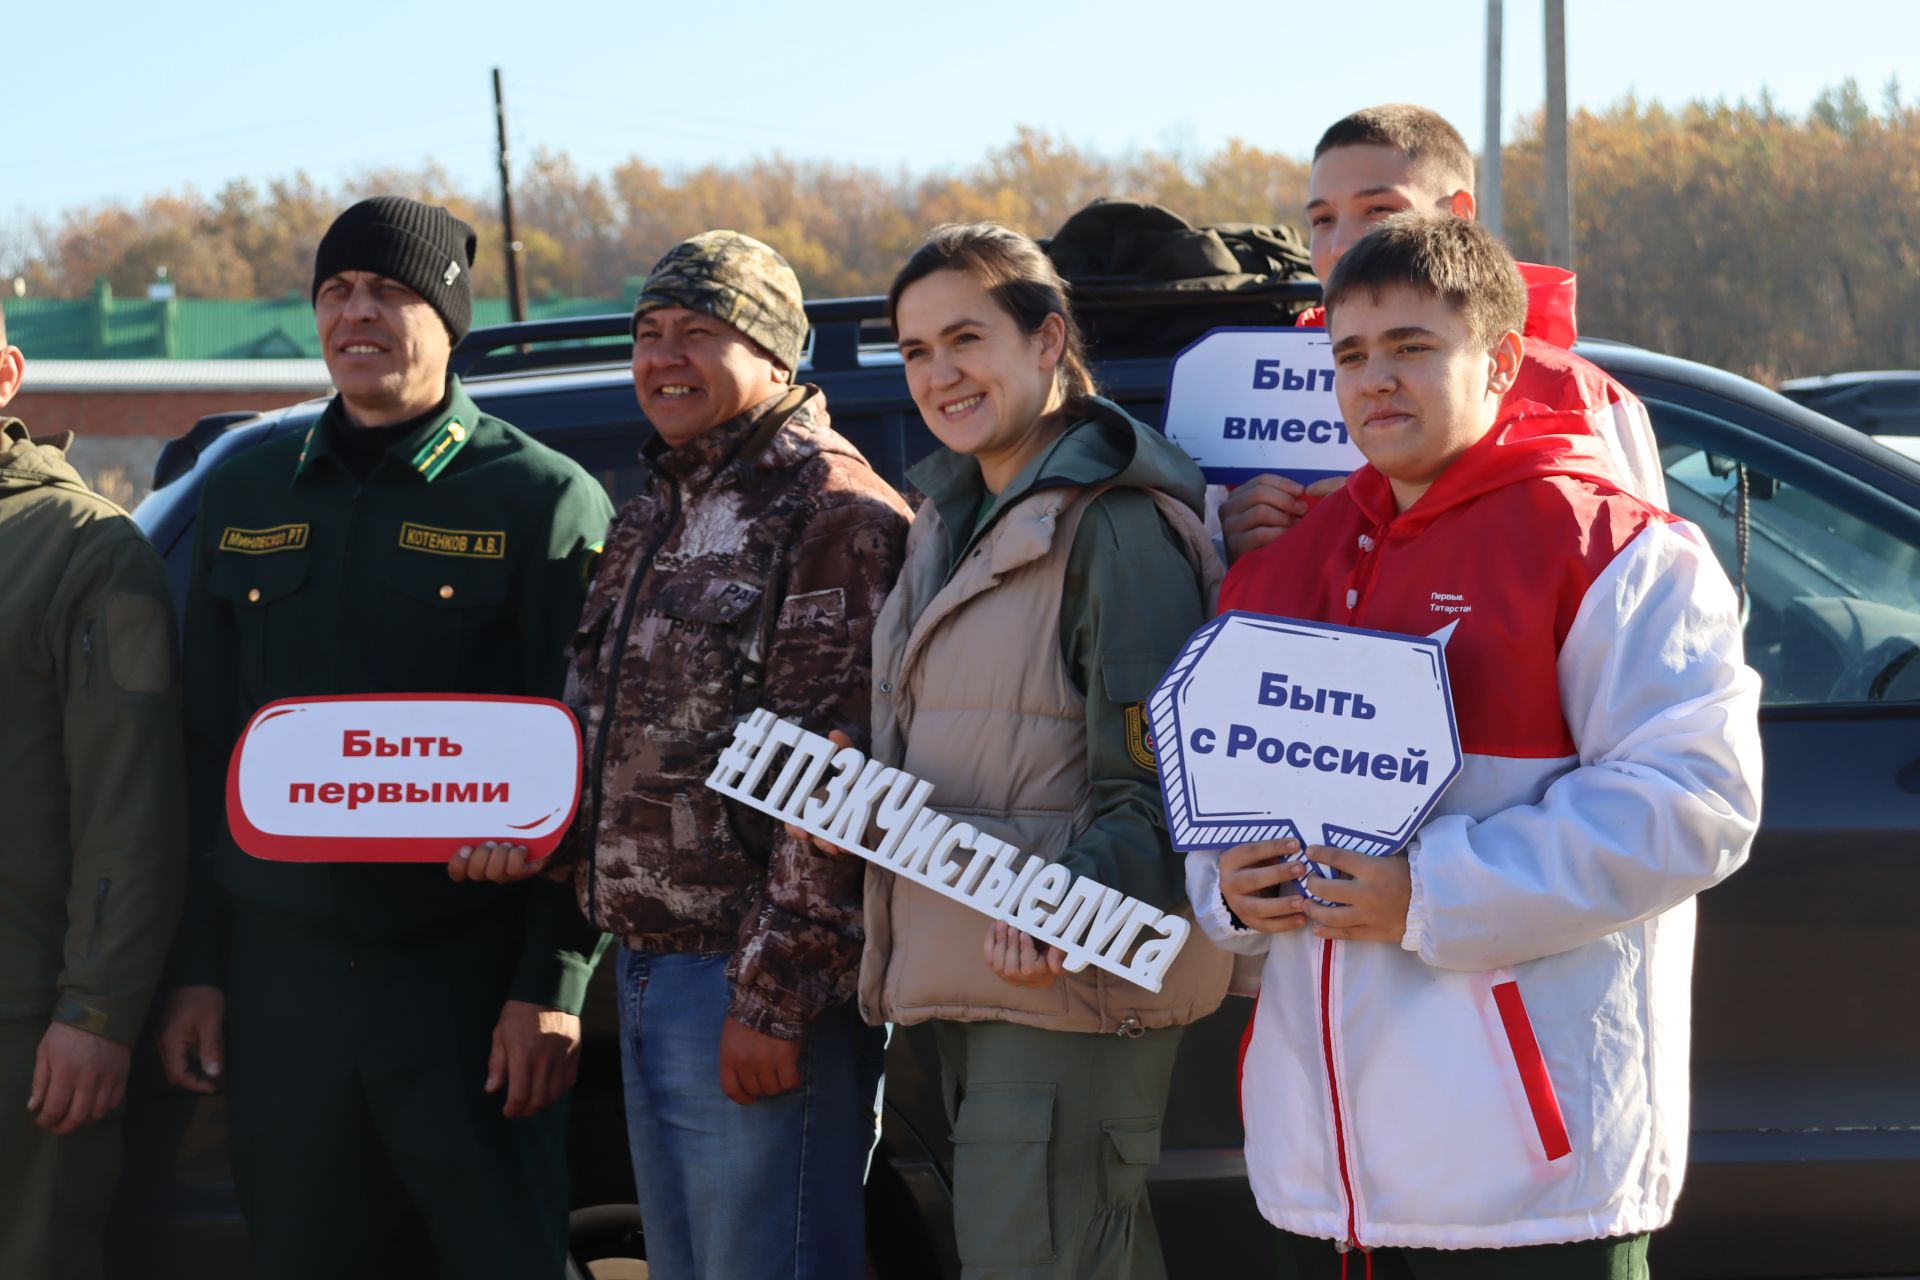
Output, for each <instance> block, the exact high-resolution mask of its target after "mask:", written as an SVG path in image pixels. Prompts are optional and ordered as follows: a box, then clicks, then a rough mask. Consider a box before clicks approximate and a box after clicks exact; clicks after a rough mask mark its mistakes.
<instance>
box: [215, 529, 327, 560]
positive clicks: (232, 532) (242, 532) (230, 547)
mask: <svg viewBox="0 0 1920 1280" xmlns="http://www.w3.org/2000/svg"><path fill="white" fill-rule="evenodd" d="M312 531H313V526H312V525H306V524H278V525H275V526H274V527H273V528H271V529H236V528H233V527H232V526H231V525H229V526H228V527H227V528H225V529H222V530H221V531H220V549H221V550H222V551H237V552H239V553H240V554H241V555H243V556H264V555H271V554H272V553H273V552H275V551H305V550H306V549H307V535H308V534H310V533H311V532H312Z"/></svg>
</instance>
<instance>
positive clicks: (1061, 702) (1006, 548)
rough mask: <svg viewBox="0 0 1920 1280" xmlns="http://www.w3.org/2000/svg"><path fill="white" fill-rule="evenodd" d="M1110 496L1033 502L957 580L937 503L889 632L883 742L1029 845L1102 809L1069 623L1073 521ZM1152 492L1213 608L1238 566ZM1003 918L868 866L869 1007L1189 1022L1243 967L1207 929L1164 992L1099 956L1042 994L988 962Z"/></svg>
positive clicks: (975, 554)
mask: <svg viewBox="0 0 1920 1280" xmlns="http://www.w3.org/2000/svg"><path fill="white" fill-rule="evenodd" d="M1103 491H1104V490H1103V489H1102V488H1100V487H1092V488H1060V489H1044V490H1041V491H1039V492H1037V493H1034V494H1031V495H1030V496H1028V497H1026V498H1024V499H1021V500H1020V501H1018V502H1017V503H1016V504H1015V505H1014V506H1013V507H1012V508H1011V509H1010V510H1008V511H1007V512H1005V513H1004V514H1003V515H1002V516H1001V517H1000V518H999V519H998V520H997V521H996V523H995V524H994V525H993V527H992V528H991V529H989V530H988V531H987V533H986V535H985V536H984V537H983V538H982V539H981V541H980V543H979V544H978V545H977V546H976V547H975V548H974V549H973V550H972V551H971V552H969V553H968V554H967V558H966V561H965V562H964V563H963V564H961V565H960V566H959V567H958V568H957V569H955V570H954V572H953V576H952V577H951V578H950V579H948V578H946V567H947V565H946V557H947V550H946V548H947V540H946V538H945V537H944V536H943V532H944V531H943V529H942V526H941V524H940V517H939V513H938V512H937V511H935V510H934V506H933V504H932V503H930V502H929V503H926V504H923V505H922V507H921V508H920V511H919V514H918V515H917V517H916V518H915V520H914V525H913V530H912V532H911V533H910V534H909V535H908V537H907V559H906V566H905V568H904V569H903V570H902V572H901V575H900V579H899V581H898V583H897V584H896V585H895V587H894V590H893V594H892V595H891V596H889V597H888V598H887V603H886V607H885V608H884V609H883V610H882V611H881V614H880V618H879V621H878V623H877V625H876V627H875V629H874V637H873V650H874V662H873V674H874V698H873V719H874V729H873V754H874V755H875V756H876V757H878V758H880V759H882V760H885V761H887V762H888V763H889V764H894V765H897V766H899V767H901V768H903V769H905V770H906V771H907V772H909V773H911V774H913V775H915V776H916V777H919V778H924V779H925V780H927V781H929V782H931V783H933V796H932V799H931V801H930V805H931V807H932V808H934V809H937V810H938V811H940V812H941V813H946V814H951V815H953V816H954V817H956V818H959V819H961V820H963V821H966V822H969V823H972V824H973V825H974V826H975V827H977V828H979V829H980V830H981V831H983V832H986V833H988V834H990V835H993V836H996V837H998V838H1000V839H1002V840H1006V841H1009V842H1011V843H1012V844H1014V845H1015V846H1016V847H1018V848H1019V849H1020V850H1022V852H1023V853H1032V854H1040V855H1042V856H1046V857H1052V856H1054V855H1057V854H1058V853H1060V852H1061V851H1062V850H1063V849H1065V848H1066V847H1067V845H1068V844H1069V843H1071V842H1072V840H1073V838H1074V837H1075V836H1077V835H1079V834H1080V833H1081V832H1082V831H1084V830H1085V829H1086V827H1087V825H1088V823H1089V822H1090V821H1091V818H1092V785H1091V783H1090V781H1089V780H1088V777H1087V769H1086V759H1087V742H1086V698H1085V696H1084V695H1083V694H1082V693H1081V692H1080V690H1079V689H1078V688H1076V687H1075V685H1074V682H1073V677H1072V674H1071V672H1070V671H1069V670H1068V668H1067V664H1066V660H1065V659H1064V658H1063V657H1062V656H1061V653H1060V638H1059V629H1058V627H1057V625H1056V619H1058V618H1059V616H1060V601H1061V594H1062V591H1063V588H1064V584H1065V579H1066V567H1067V559H1068V553H1069V552H1070V551H1071V550H1072V548H1073V535H1074V531H1075V530H1076V529H1077V528H1078V527H1079V524H1080V519H1081V517H1082V516H1083V515H1084V514H1085V513H1086V510H1087V508H1088V506H1089V505H1091V503H1092V502H1093V500H1094V498H1096V497H1097V496H1099V494H1100V493H1101V492H1103ZM1149 492H1150V493H1152V496H1153V499H1154V502H1155V504H1156V505H1157V506H1158V507H1159V509H1160V512H1161V514H1162V515H1163V516H1164V517H1165V519H1166V520H1167V523H1168V524H1169V525H1170V526H1171V527H1172V529H1173V530H1174V532H1175V534H1176V536H1177V537H1178V538H1179V539H1180V541H1181V542H1182V544H1183V545H1184V546H1185V549H1186V551H1187V558H1188V560H1189V561H1191V562H1192V564H1193V566H1194V569H1195V572H1196V573H1198V574H1199V575H1200V576H1201V577H1202V580H1203V585H1204V586H1205V588H1206V598H1207V600H1208V602H1209V604H1211V602H1212V601H1213V600H1214V598H1215V597H1216V596H1217V594H1218V591H1219V587H1220V579H1221V577H1222V570H1221V567H1220V562H1219V557H1218V556H1217V555H1216V554H1215V552H1214V549H1213V544H1212V542H1211V541H1210V540H1209V539H1208V538H1207V535H1206V532H1205V530H1204V529H1203V528H1202V527H1201V524H1200V521H1199V519H1198V517H1196V516H1195V515H1194V513H1193V512H1192V511H1191V510H1189V509H1188V508H1187V507H1186V506H1185V505H1184V504H1182V503H1180V502H1178V501H1176V500H1175V499H1173V498H1170V497H1167V496H1166V495H1164V494H1161V493H1159V492H1155V491H1151V490H1149ZM1142 589H1143V591H1149V592H1150V591H1151V589H1152V588H1151V585H1150V584H1142ZM988 926H989V921H988V920H987V918H986V917H985V916H983V915H981V914H980V913H979V912H977V911H974V910H972V909H971V908H969V907H965V906H962V905H961V904H959V903H957V902H954V901H953V900H951V899H949V898H945V897H942V896H941V895H939V894H937V893H934V892H932V891H931V890H929V889H925V888H923V887H921V886H920V885H917V884H915V883H913V882H912V881H910V880H906V879H903V878H900V877H896V876H895V875H893V874H892V873H891V872H888V871H884V870H882V869H880V868H879V867H877V866H872V865H869V866H868V868H867V883H866V933H867V940H866V948H865V951H864V952H863V954H862V956H861V962H860V1012H861V1015H862V1016H863V1017H865V1018H866V1019H867V1021H869V1022H873V1023H879V1022H899V1023H915V1022H924V1021H926V1020H928V1019H930V1018H943V1019H948V1020H950V1021H956V1022H986V1021H1000V1022H1016V1023H1020V1024H1022V1025H1025V1026H1030V1027H1044V1028H1047V1029H1049V1030H1056V1031H1087V1032H1122V1031H1130V1030H1133V1029H1134V1028H1146V1029H1151V1028H1155V1027H1168V1026H1178V1025H1183V1024H1185V1023H1188V1022H1192V1021H1194V1020H1195V1019H1196V1018H1201V1017H1204V1016H1206V1015H1207V1014H1209V1013H1211V1012H1213V1010H1214V1009H1216V1008H1218V1007H1219V1004H1220V1001H1221V999H1222V997H1223V996H1224V995H1225V994H1226V990H1227V979H1228V974H1229V971H1230V970H1231V968H1232V958H1231V957H1230V956H1229V955H1228V954H1227V953H1225V952H1223V951H1220V950H1218V949H1217V948H1215V947H1214V946H1213V944H1212V943H1210V942H1208V941H1207V939H1206V937H1205V935H1203V934H1202V933H1201V932H1200V931H1199V930H1198V929H1195V930H1194V931H1193V933H1192V935H1191V936H1190V937H1189V939H1188V941H1187V943H1186V945H1185V946H1184V947H1183V948H1182V949H1181V952H1180V955H1179V956H1178V958H1177V959H1175V961H1174V963H1173V965H1172V967H1171V968H1170V969H1168V971H1167V975H1166V978H1165V980H1164V982H1163V983H1162V985H1161V989H1160V991H1159V992H1158V993H1155V992H1152V991H1148V990H1147V989H1146V988H1144V987H1140V986H1136V985H1135V984H1133V983H1131V982H1128V981H1126V980H1125V979H1124V978H1118V977H1115V976H1114V975H1112V974H1109V973H1107V972H1105V971H1103V970H1101V969H1098V968H1096V967H1094V966H1092V965H1089V966H1088V967H1087V968H1086V969H1084V970H1082V971H1081V972H1080V973H1078V974H1066V975H1063V976H1062V978H1061V979H1060V980H1059V981H1058V982H1055V983H1054V984H1053V986H1051V987H1049V988H1046V989H1045V990H1032V989H1028V988H1024V987H1015V986H1013V985H1011V984H1009V983H1007V982H1004V981H1002V980H1001V979H1000V978H999V977H997V976H995V974H994V973H993V971H992V970H990V969H989V968H987V962H986V957H985V954H984V945H983V944H984V942H985V939H986V934H987V929H988Z"/></svg>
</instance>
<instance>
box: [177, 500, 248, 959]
mask: <svg viewBox="0 0 1920 1280" xmlns="http://www.w3.org/2000/svg"><path fill="white" fill-rule="evenodd" d="M208 509H209V503H208V501H207V497H206V495H204V494H203V495H202V498H201V503H200V514H199V516H198V518H197V519H196V520H195V521H194V546H193V563H192V568H191V576H190V579H189V582H188V586H187V602H186V628H185V630H186V641H185V643H184V645H183V652H182V659H181V661H182V681H181V683H182V687H183V688H184V690H185V693H186V770H187V819H188V820H187V900H186V909H185V910H184V911H183V912H182V913H181V917H180V930H179V933H178V935H177V936H176V937H175V939H174V943H173V955H172V959H171V961H170V962H169V964H168V966H167V984H168V985H169V986H173V987H191V986H210V987H217V986H222V985H224V983H223V974H222V972H221V970H222V964H221V957H222V956H223V955H224V954H225V950H226V932H227V928H226V921H227V902H226V893H225V890H224V889H222V887H221V885H220V882H219V880H218V879H217V878H216V875H215V868H216V867H217V866H218V865H219V860H220V851H221V849H222V847H223V842H224V841H225V839H226V829H227V826H226V824H227V815H226V779H227V759H228V757H229V756H230V755H231V754H232V751H233V743H234V739H235V737H236V736H237V735H238V734H239V731H240V726H238V725H237V724H235V723H233V720H234V709H235V707H236V706H237V705H238V704H239V698H240V692H239V689H238V687H237V685H236V681H237V680H238V678H239V670H240V665H239V664H240V655H239V644H238V638H237V634H236V631H235V628H234V620H233V616H232V614H231V612H230V611H229V609H228V607H227V606H226V605H225V604H224V603H223V602H222V601H220V600H218V599H216V598H215V597H214V596H213V595H212V594H210V593H209V592H208V590H207V575H208V571H209V570H210V569H211V567H212V553H211V551H210V549H209V546H208V542H209V536H210V535H209V529H210V528H213V527H217V526H218V523H219V522H218V521H216V520H213V519H210V518H209V516H208Z"/></svg>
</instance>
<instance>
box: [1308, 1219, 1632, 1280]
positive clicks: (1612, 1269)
mask: <svg viewBox="0 0 1920 1280" xmlns="http://www.w3.org/2000/svg"><path fill="white" fill-rule="evenodd" d="M1647 1240H1648V1237H1647V1236H1644V1235H1640V1236H1626V1237H1622V1238H1620V1239H1615V1240H1581V1241H1578V1242H1577V1243H1574V1244H1538V1245H1531V1246H1528V1247H1525V1248H1519V1249H1375V1250H1373V1251H1372V1253H1371V1255H1370V1256H1369V1255H1363V1254H1362V1253H1361V1252H1360V1251H1359V1250H1358V1249H1355V1250H1353V1251H1351V1252H1349V1253H1348V1254H1347V1255H1346V1257H1345V1262H1344V1270H1343V1264H1342V1258H1341V1254H1340V1251H1339V1249H1337V1248H1336V1247H1335V1246H1334V1243H1333V1241H1331V1240H1315V1239H1310V1238H1308V1237H1306V1236H1297V1235H1293V1234H1291V1233H1290V1232H1285V1231H1282V1232H1281V1233H1280V1269H1279V1271H1277V1272H1275V1274H1276V1275H1277V1276H1279V1277H1280V1280H1341V1277H1343V1276H1344V1277H1345V1278H1346V1280H1365V1277H1367V1276H1368V1275H1369V1274H1370V1275H1372V1277H1373V1280H1509V1278H1511V1280H1647ZM1369 1262H1371V1264H1372V1268H1373V1269H1372V1271H1371V1272H1369V1271H1368V1270H1367V1267H1368V1264H1369Z"/></svg>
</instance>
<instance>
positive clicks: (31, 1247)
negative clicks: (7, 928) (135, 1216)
mask: <svg viewBox="0 0 1920 1280" xmlns="http://www.w3.org/2000/svg"><path fill="white" fill-rule="evenodd" d="M46 1033H47V1020H46V1019H45V1018H5V1019H0V1276H4V1277H5V1278H6V1280H96V1277H98V1276H99V1275H100V1274H101V1268H102V1266H103V1259H102V1253H101V1242H102V1241H103V1240H104V1239H105V1237H106V1227H107V1209H108V1207H109V1206H110V1205H111V1204H112V1202H113V1185H114V1183H115V1182H117V1181H119V1178H120V1116H121V1110H119V1109H116V1110H115V1111H114V1112H113V1114H111V1115H109V1116H108V1117H107V1118H106V1119H104V1120H100V1121H96V1122H95V1123H93V1124H90V1125H88V1126H87V1127H86V1128H84V1129H80V1130H78V1131H76V1132H74V1133H69V1134H64V1135H63V1134H55V1133H51V1132H49V1131H48V1130H46V1129H42V1128H40V1127H39V1125H38V1124H36V1123H35V1116H34V1114H33V1112H31V1111H28V1110H27V1095H28V1094H29V1093H30V1092H31V1091H32V1087H33V1057H34V1052H35V1051H36V1050H37V1049H38V1048H39V1047H40V1037H41V1036H43V1035H45V1034H46Z"/></svg>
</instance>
